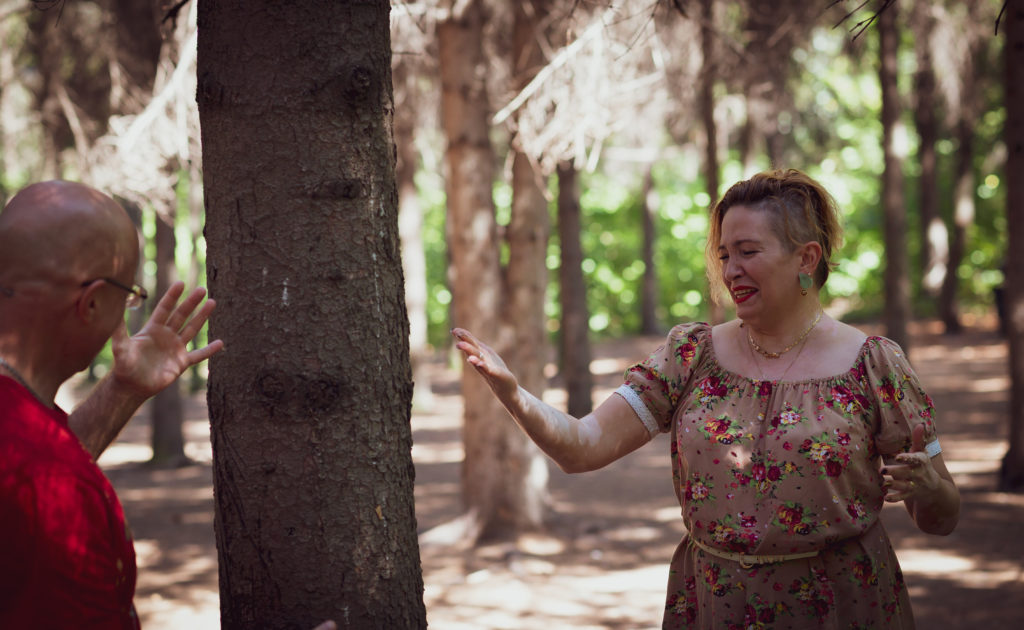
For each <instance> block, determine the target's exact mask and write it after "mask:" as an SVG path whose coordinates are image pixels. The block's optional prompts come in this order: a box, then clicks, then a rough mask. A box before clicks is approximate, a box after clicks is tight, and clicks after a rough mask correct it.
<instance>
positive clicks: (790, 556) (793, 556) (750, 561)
mask: <svg viewBox="0 0 1024 630" xmlns="http://www.w3.org/2000/svg"><path fill="white" fill-rule="evenodd" d="M690 542H691V543H693V544H694V545H696V546H697V547H700V548H701V549H702V550H704V551H706V552H708V553H710V554H711V555H713V556H718V557H719V558H722V559H724V560H732V561H733V562H739V563H740V566H741V567H743V568H744V569H750V568H753V567H755V566H757V565H759V564H773V563H775V562H785V561H786V560H798V559H800V558H813V557H814V556H816V555H818V552H817V551H805V552H803V553H787V554H782V555H769V556H756V555H750V554H746V553H737V552H735V551H723V550H721V549H715V548H714V547H709V546H707V545H705V544H704V543H702V542H700V541H699V540H697V539H696V538H694V537H693V536H690Z"/></svg>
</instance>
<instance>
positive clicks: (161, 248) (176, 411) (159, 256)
mask: <svg viewBox="0 0 1024 630" xmlns="http://www.w3.org/2000/svg"><path fill="white" fill-rule="evenodd" d="M169 194H171V196H172V197H171V199H170V200H169V202H168V203H166V204H164V205H165V212H158V213H157V215H156V295H157V296H160V295H163V294H164V293H166V292H167V289H168V288H169V287H170V286H171V283H173V282H174V281H175V280H176V279H177V275H178V274H177V270H176V269H175V260H174V250H175V245H176V240H175V236H174V222H175V221H174V219H175V214H176V207H175V203H176V200H175V199H174V198H173V194H174V191H169ZM149 409H150V417H151V419H152V426H153V433H152V436H151V439H150V444H151V446H152V447H153V459H152V460H151V462H152V463H153V464H156V465H158V466H180V465H184V464H185V463H186V462H187V461H188V458H187V457H186V456H185V433H184V431H183V428H182V420H183V413H182V405H181V388H180V386H179V384H178V382H177V381H175V382H174V384H173V385H171V386H170V387H168V388H167V389H165V390H163V391H161V392H160V393H159V394H157V395H156V396H154V397H153V400H152V401H151V402H150V403H149Z"/></svg>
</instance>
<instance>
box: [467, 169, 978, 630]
mask: <svg viewBox="0 0 1024 630" xmlns="http://www.w3.org/2000/svg"><path fill="white" fill-rule="evenodd" d="M839 236H840V230H839V225H838V216H837V210H836V207H835V202H834V201H833V200H832V198H831V196H830V195H829V194H828V193H827V192H826V191H825V190H824V189H823V188H822V186H821V185H820V184H818V183H817V182H815V181H814V180H812V179H811V178H810V177H808V176H807V175H805V174H803V173H801V172H799V171H795V170H788V171H774V172H767V173H761V174H758V175H755V176H754V177H752V178H751V179H749V180H747V181H742V182H739V183H737V184H735V185H734V186H732V188H730V189H729V191H728V192H726V194H725V195H724V196H723V197H722V199H721V200H720V201H719V202H718V203H717V204H716V205H715V207H714V209H713V210H712V215H711V231H710V235H709V239H708V248H707V254H708V263H709V266H708V270H709V271H708V274H709V277H711V278H712V281H713V282H714V283H716V284H718V285H720V287H721V288H724V289H725V290H726V291H727V292H728V295H730V296H731V298H732V300H733V303H734V305H735V308H736V319H735V320H732V321H729V322H726V323H724V324H719V325H716V326H709V325H707V324H704V323H691V324H682V325H678V326H676V327H675V328H673V329H672V331H671V332H670V333H669V335H668V338H667V340H666V342H665V344H664V345H663V346H662V347H661V348H659V349H658V350H656V351H655V352H654V353H653V354H652V355H651V356H650V357H649V358H648V359H647V360H646V361H644V362H642V363H639V364H637V365H635V366H634V367H632V368H630V369H629V370H628V371H627V372H626V378H625V383H624V384H623V385H622V386H621V387H620V388H619V389H618V390H617V391H616V392H615V394H613V395H612V396H610V397H609V398H608V399H607V400H605V401H604V402H603V403H602V404H601V405H600V406H599V407H598V408H597V409H595V410H594V412H593V413H591V414H589V415H587V416H585V417H583V418H579V419H577V418H573V417H570V416H568V415H566V414H565V413H562V412H560V411H558V410H556V409H554V408H552V407H550V406H548V405H546V404H544V403H543V402H541V401H540V400H539V399H537V398H536V397H535V396H533V395H531V394H530V393H528V392H526V391H525V390H523V389H522V388H520V387H519V386H518V384H517V382H516V379H515V377H514V376H513V375H512V374H511V373H510V372H509V370H508V369H507V367H506V366H505V364H504V363H503V362H502V360H501V358H500V357H499V356H498V355H497V354H495V352H494V351H493V350H492V349H490V348H489V347H488V346H486V345H485V344H483V343H481V342H480V341H479V340H477V339H476V338H475V337H473V335H472V334H470V333H469V332H468V331H465V330H462V329H455V330H454V331H453V334H454V335H455V337H456V338H457V343H456V347H458V348H459V349H460V350H461V351H462V352H464V353H465V354H466V356H467V361H468V362H469V363H470V365H472V366H473V367H474V368H476V370H477V372H478V373H480V374H481V375H482V376H483V377H484V378H485V379H486V380H487V382H488V384H489V385H490V387H491V389H492V391H493V392H494V394H495V395H496V396H497V397H498V398H499V399H500V400H501V402H502V403H503V404H504V405H505V407H506V408H507V409H508V411H509V412H510V413H511V414H512V416H513V417H514V418H515V419H516V421H517V422H518V423H519V424H520V426H521V427H522V428H523V429H524V430H525V431H526V433H527V434H529V436H530V437H531V438H532V439H533V440H534V441H535V442H536V443H537V444H538V445H539V446H540V447H541V449H543V450H544V451H545V452H546V453H547V454H548V455H549V456H550V457H551V458H552V459H554V460H555V461H556V462H557V463H558V464H559V466H561V467H562V468H563V469H564V470H566V471H567V472H581V471H585V470H593V469H596V468H600V467H602V466H604V465H605V464H608V463H610V462H612V461H614V460H616V459H618V458H620V457H622V456H623V455H626V454H627V453H629V452H631V451H633V450H635V449H637V448H639V447H640V446H642V445H643V444H645V443H646V442H647V441H649V440H650V439H651V437H652V436H653V435H654V434H656V433H658V432H671V434H672V442H671V443H672V449H671V450H672V469H673V476H674V482H675V487H676V494H677V495H678V498H679V503H680V506H681V507H682V516H683V520H684V522H685V524H686V527H687V530H688V532H689V533H688V535H687V537H686V538H685V539H684V540H683V541H682V543H681V544H680V545H679V548H678V549H677V551H676V553H675V556H674V557H673V559H672V564H671V567H670V572H669V586H668V599H667V604H666V608H665V617H664V627H665V628H708V629H712V628H713V629H718V628H751V627H755V628H758V627H771V628H842V629H844V630H846V629H849V628H913V627H914V622H913V617H912V614H911V610H910V602H909V599H908V596H907V589H906V586H905V585H904V583H903V577H902V573H901V571H900V569H899V564H898V562H897V560H896V556H895V554H894V552H893V548H892V545H891V543H890V542H889V539H888V536H887V535H886V533H885V530H884V529H883V527H882V524H881V522H880V521H879V520H878V516H879V513H880V512H881V508H882V505H883V501H888V502H899V501H902V502H903V503H904V505H905V506H906V508H907V510H908V511H909V513H910V515H911V517H913V519H914V521H915V522H916V523H917V525H918V527H919V528H920V529H921V530H922V531H925V532H928V533H933V534H948V533H949V532H951V531H952V530H953V528H954V527H955V525H956V523H957V520H958V517H959V511H960V497H959V493H958V491H957V488H956V486H955V484H954V483H953V480H952V478H951V477H950V474H949V471H948V470H947V469H946V466H945V464H944V463H943V459H942V455H941V449H940V447H939V444H938V440H937V438H936V434H935V428H934V425H933V423H932V412H933V409H932V402H931V399H930V398H929V397H928V395H927V394H925V392H924V391H923V389H922V388H921V385H920V383H919V382H918V379H917V376H916V375H915V374H914V372H913V370H912V369H911V367H910V364H909V363H908V362H907V359H906V356H905V355H904V354H903V352H902V351H901V350H900V348H899V346H898V345H897V344H895V343H894V342H892V341H890V340H888V339H885V338H883V337H869V336H866V335H865V334H864V333H862V332H860V331H859V330H857V329H855V328H852V327H850V326H848V325H846V324H843V323H841V322H838V321H836V320H834V319H832V318H831V317H829V316H828V315H826V314H825V313H824V312H823V311H822V308H821V304H820V302H819V299H818V292H819V290H820V288H821V287H822V285H824V283H825V281H826V280H827V278H828V275H829V270H830V267H831V265H832V263H831V257H832V254H833V252H834V251H835V250H836V249H837V247H838V244H839Z"/></svg>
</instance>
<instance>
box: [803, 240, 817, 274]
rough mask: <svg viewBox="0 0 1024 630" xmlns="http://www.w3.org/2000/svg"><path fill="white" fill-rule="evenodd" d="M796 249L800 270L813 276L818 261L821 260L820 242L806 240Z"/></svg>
mask: <svg viewBox="0 0 1024 630" xmlns="http://www.w3.org/2000/svg"><path fill="white" fill-rule="evenodd" d="M797 251H798V252H799V254H800V271H802V272H804V273H806V274H807V275H809V276H812V277H813V276H814V272H815V271H817V269H818V263H820V262H821V243H819V242H818V241H808V242H806V243H804V244H803V245H801V246H800V247H799V248H798V250H797Z"/></svg>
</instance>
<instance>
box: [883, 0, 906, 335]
mask: <svg viewBox="0 0 1024 630" xmlns="http://www.w3.org/2000/svg"><path fill="white" fill-rule="evenodd" d="M878 35H879V40H880V41H879V56H880V63H879V71H878V79H879V82H880V84H881V88H882V143H883V151H884V156H885V158H884V159H885V164H884V172H883V173H882V213H883V217H884V232H885V260H886V263H885V275H884V282H885V309H884V315H883V318H884V320H885V330H886V335H887V336H888V337H889V338H890V339H892V340H893V341H895V342H896V343H898V344H900V346H902V347H903V350H904V351H905V352H907V353H909V352H910V338H909V337H908V335H907V321H908V320H909V319H910V280H909V276H908V269H907V267H908V258H907V243H906V233H907V217H906V208H905V207H904V203H903V166H902V162H901V159H900V156H899V155H898V154H897V152H896V147H895V142H896V140H895V138H896V126H897V125H898V124H899V117H900V103H899V100H900V96H899V91H898V89H897V85H896V78H897V68H896V57H897V44H898V41H899V31H898V29H897V25H896V5H892V6H890V7H889V8H888V9H887V10H886V11H883V12H882V14H881V15H880V16H879V17H878Z"/></svg>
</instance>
